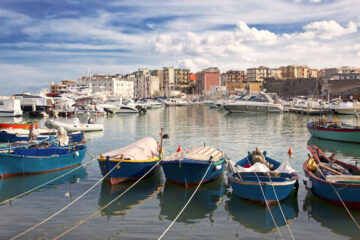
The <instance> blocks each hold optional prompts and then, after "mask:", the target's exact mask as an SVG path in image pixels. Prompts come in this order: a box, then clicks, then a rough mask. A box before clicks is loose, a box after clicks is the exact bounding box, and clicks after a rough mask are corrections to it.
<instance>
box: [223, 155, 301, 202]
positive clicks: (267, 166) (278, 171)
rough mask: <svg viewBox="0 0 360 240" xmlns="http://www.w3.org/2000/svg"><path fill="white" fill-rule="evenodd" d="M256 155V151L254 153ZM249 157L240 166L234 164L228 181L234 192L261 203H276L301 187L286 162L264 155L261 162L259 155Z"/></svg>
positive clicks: (238, 163)
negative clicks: (294, 189)
mask: <svg viewBox="0 0 360 240" xmlns="http://www.w3.org/2000/svg"><path fill="white" fill-rule="evenodd" d="M254 152H255V151H254ZM254 152H253V153H252V154H250V152H249V153H248V156H247V157H245V158H244V159H242V160H240V161H239V162H237V163H236V164H230V169H231V170H230V171H229V172H228V178H229V181H230V184H231V187H232V189H233V192H234V193H235V194H236V195H237V196H239V197H241V198H243V199H247V200H250V201H254V202H258V203H260V204H269V205H271V204H275V203H277V202H278V201H282V200H284V199H286V198H287V197H289V195H290V193H291V192H292V190H293V188H294V187H297V186H298V183H297V181H298V176H297V174H296V173H295V170H293V169H292V168H291V166H290V164H289V163H288V162H287V161H285V162H284V163H283V164H280V162H278V161H276V160H274V159H272V158H269V157H267V156H266V152H264V154H262V153H261V154H262V157H263V158H264V159H263V160H262V161H258V160H257V159H258V158H257V157H256V159H255V156H256V155H257V152H258V150H257V151H256V154H254Z"/></svg>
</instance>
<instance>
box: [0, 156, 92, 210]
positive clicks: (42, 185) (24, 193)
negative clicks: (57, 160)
mask: <svg viewBox="0 0 360 240" xmlns="http://www.w3.org/2000/svg"><path fill="white" fill-rule="evenodd" d="M89 156H90V154H89ZM96 158H97V157H93V158H92V159H90V160H89V161H87V162H86V163H83V164H81V165H79V166H77V167H76V168H74V169H72V170H70V171H68V172H66V173H64V174H62V175H60V176H58V177H56V178H54V179H52V180H50V181H47V182H45V183H43V184H41V185H39V186H37V187H34V188H32V189H30V190H28V191H26V192H23V193H20V194H19V195H16V196H14V197H11V198H9V199H6V200H4V201H2V202H0V205H2V204H4V203H7V202H10V201H12V200H14V199H16V198H19V197H22V196H25V195H26V194H29V193H31V192H33V191H35V190H37V189H39V188H42V187H44V186H46V185H48V184H50V183H52V182H54V181H56V180H58V179H60V178H62V177H64V176H66V175H68V174H70V173H72V172H74V171H76V170H78V169H79V168H81V167H83V166H85V165H87V164H89V163H90V162H92V161H94V160H95V159H96Z"/></svg>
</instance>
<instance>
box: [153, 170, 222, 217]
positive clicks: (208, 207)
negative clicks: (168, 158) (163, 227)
mask: <svg viewBox="0 0 360 240" xmlns="http://www.w3.org/2000/svg"><path fill="white" fill-rule="evenodd" d="M195 189H196V186H193V187H188V188H184V187H183V186H179V185H176V184H173V183H171V182H169V181H166V183H165V187H164V190H163V192H160V193H159V194H158V198H159V200H160V208H161V209H160V218H163V217H165V219H168V220H171V221H172V220H174V219H175V217H176V216H177V215H178V214H179V212H180V211H181V209H182V208H183V207H184V205H185V204H186V202H187V201H188V200H189V198H190V197H191V195H192V194H193V192H194V191H195ZM224 193H225V185H224V178H223V177H221V178H219V179H218V180H216V181H214V182H211V183H207V184H204V185H201V186H200V188H199V189H198V191H197V192H196V194H195V196H194V197H193V199H192V200H191V202H190V203H189V205H188V206H187V208H186V209H185V210H184V212H183V213H182V214H181V215H180V217H179V218H178V220H177V221H178V222H184V223H194V222H196V220H198V219H202V218H207V217H208V218H209V219H210V221H212V214H213V212H214V210H216V208H217V206H218V205H219V203H220V202H221V200H222V196H224Z"/></svg>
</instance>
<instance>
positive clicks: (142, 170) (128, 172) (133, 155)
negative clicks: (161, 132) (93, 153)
mask: <svg viewBox="0 0 360 240" xmlns="http://www.w3.org/2000/svg"><path fill="white" fill-rule="evenodd" d="M160 149H161V147H160V146H159V144H158V143H157V142H156V140H155V139H154V138H151V137H146V138H143V139H141V140H139V141H137V142H135V143H132V144H130V145H128V146H126V147H123V148H120V149H118V150H115V151H111V152H108V153H105V154H101V153H100V157H99V158H98V163H99V167H100V170H101V174H102V175H103V176H105V175H106V174H108V173H109V172H110V171H111V170H112V171H111V172H110V173H109V174H108V176H107V178H108V179H109V181H110V183H111V184H117V183H121V182H126V181H134V180H137V179H139V178H141V177H142V176H144V175H145V174H146V173H147V172H148V171H149V170H150V169H151V168H153V167H154V165H155V164H157V162H158V161H159V160H160V157H161V156H162V154H160ZM159 169H160V165H157V166H156V167H154V168H153V169H152V170H151V171H150V172H149V173H148V174H147V175H146V177H149V176H152V175H154V173H156V172H157V171H158V170H159Z"/></svg>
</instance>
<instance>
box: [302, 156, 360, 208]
mask: <svg viewBox="0 0 360 240" xmlns="http://www.w3.org/2000/svg"><path fill="white" fill-rule="evenodd" d="M303 168H304V172H305V176H306V177H308V179H309V180H308V181H311V184H310V185H311V187H309V184H308V183H307V181H305V182H304V183H305V186H307V189H309V190H311V191H312V193H313V194H314V195H316V196H317V197H319V198H321V199H323V200H325V201H327V202H330V203H332V204H336V205H339V206H343V204H342V202H341V201H340V198H339V196H338V195H337V194H336V192H335V190H334V188H335V189H336V191H337V193H338V194H339V195H340V197H341V199H342V201H343V202H344V204H345V205H346V206H347V207H348V208H351V209H356V210H360V184H344V183H331V184H330V183H329V182H327V181H325V180H323V179H320V178H318V177H317V176H315V175H314V174H313V173H312V172H311V171H309V170H308V169H307V161H306V162H305V163H304V165H303ZM333 187H334V188H333Z"/></svg>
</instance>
